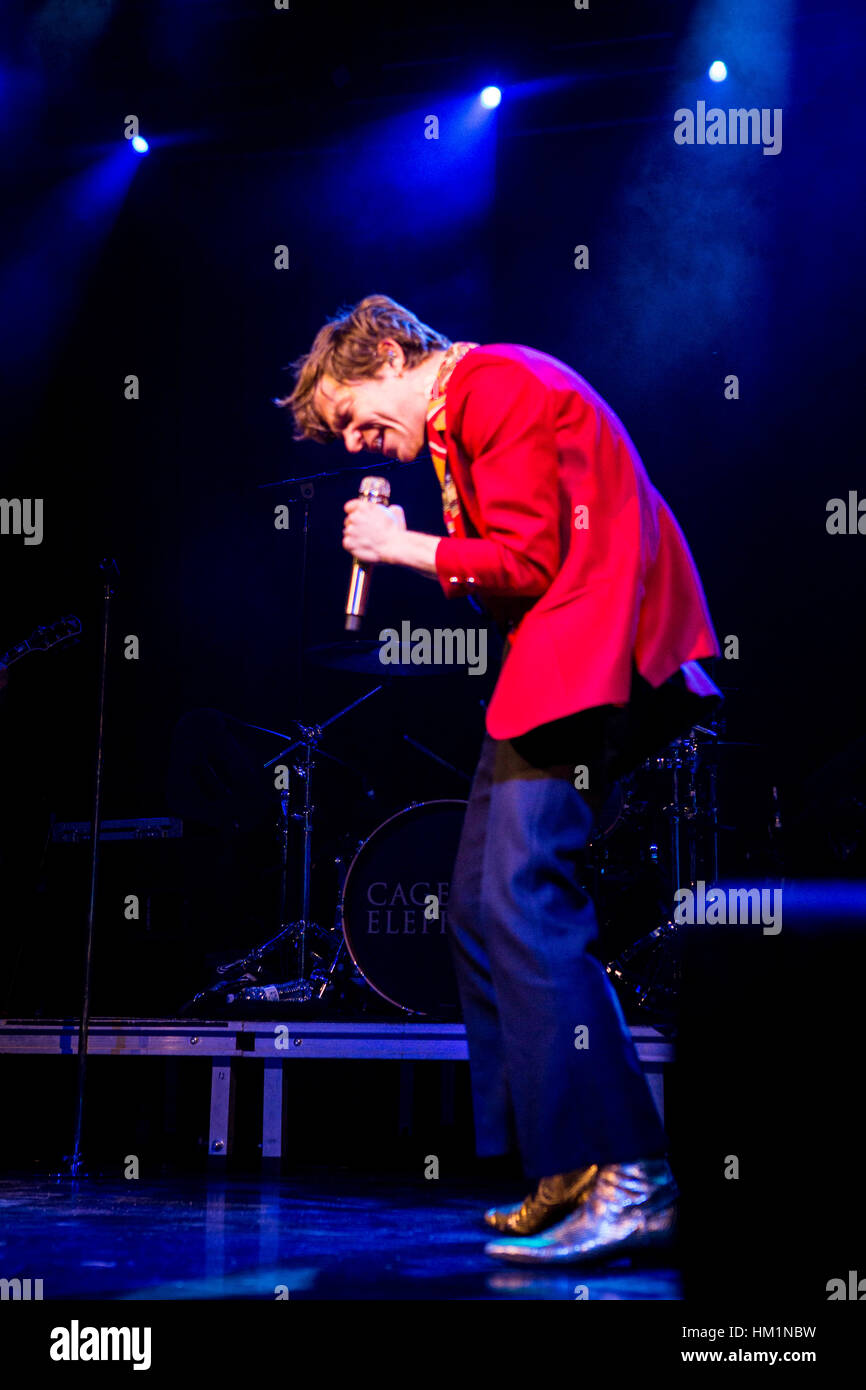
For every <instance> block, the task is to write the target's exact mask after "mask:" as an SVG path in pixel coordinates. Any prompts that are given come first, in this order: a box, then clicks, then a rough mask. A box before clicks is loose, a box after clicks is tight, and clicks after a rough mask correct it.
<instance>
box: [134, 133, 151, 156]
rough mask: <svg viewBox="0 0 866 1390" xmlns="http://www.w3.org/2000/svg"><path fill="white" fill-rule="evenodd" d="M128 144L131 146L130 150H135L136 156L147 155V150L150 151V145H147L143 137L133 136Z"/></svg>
mask: <svg viewBox="0 0 866 1390" xmlns="http://www.w3.org/2000/svg"><path fill="white" fill-rule="evenodd" d="M129 143H130V144H131V145H132V148H133V149H134V150H135V153H136V154H147V152H148V150H149V149H150V145H149V144H148V143H147V141H146V140H145V138H144V136H143V135H133V137H132V139H131V140H130V142H129Z"/></svg>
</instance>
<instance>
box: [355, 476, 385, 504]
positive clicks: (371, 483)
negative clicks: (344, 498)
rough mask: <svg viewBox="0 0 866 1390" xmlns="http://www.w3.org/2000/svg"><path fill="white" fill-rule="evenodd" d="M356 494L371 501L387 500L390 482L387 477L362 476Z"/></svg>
mask: <svg viewBox="0 0 866 1390" xmlns="http://www.w3.org/2000/svg"><path fill="white" fill-rule="evenodd" d="M358 496H359V497H366V498H368V499H369V501H371V502H387V501H389V499H390V497H391V484H390V483H389V482H388V479H387V478H362V479H361V486H360V487H359V488H358Z"/></svg>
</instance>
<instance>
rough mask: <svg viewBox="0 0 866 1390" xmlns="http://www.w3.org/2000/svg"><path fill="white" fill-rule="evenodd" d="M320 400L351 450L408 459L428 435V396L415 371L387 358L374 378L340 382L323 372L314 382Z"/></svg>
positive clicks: (404, 461) (326, 415)
mask: <svg viewBox="0 0 866 1390" xmlns="http://www.w3.org/2000/svg"><path fill="white" fill-rule="evenodd" d="M316 404H317V407H318V409H319V411H320V413H321V414H322V415H324V417H325V419H326V420H327V421H328V424H329V426H330V428H331V429H332V430H333V432H334V433H335V434H339V435H341V436H342V439H343V443H344V444H345V446H346V448H347V449H348V451H349V453H350V454H357V453H360V452H361V451H362V450H363V449H367V450H368V451H369V452H370V453H374V454H378V455H380V456H381V457H384V458H390V459H394V458H396V459H400V461H401V462H402V463H409V462H410V461H411V460H412V459H414V458H416V457H417V455H418V454H419V453H420V451H421V449H422V448H423V447H424V443H425V440H426V424H427V400H426V396H425V394H424V393H423V392H419V390H418V388H417V384H416V383H415V382H414V381H413V379H412V374H411V373H410V372H407V371H405V370H404V371H403V373H402V374H401V375H398V369H397V367H395V366H392V365H391V364H390V363H386V364H385V365H384V366H383V367H382V369H381V370H380V372H379V375H378V376H375V377H364V378H363V379H362V380H360V381H336V380H335V379H334V378H333V377H332V376H327V375H324V376H322V377H321V379H320V380H319V384H318V386H317V387H316Z"/></svg>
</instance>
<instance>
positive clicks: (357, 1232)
mask: <svg viewBox="0 0 866 1390" xmlns="http://www.w3.org/2000/svg"><path fill="white" fill-rule="evenodd" d="M523 1195H524V1193H523V1192H522V1191H520V1190H518V1189H517V1188H515V1186H514V1185H513V1184H512V1183H510V1182H509V1183H507V1184H506V1183H503V1182H501V1181H500V1182H499V1183H498V1185H495V1184H492V1183H490V1182H488V1183H487V1184H486V1186H484V1187H480V1186H479V1185H478V1183H476V1182H474V1181H472V1182H470V1181H468V1180H467V1181H461V1182H459V1183H454V1182H445V1181H443V1180H431V1181H426V1182H425V1181H423V1180H421V1181H420V1182H419V1180H417V1179H408V1178H406V1177H401V1176H399V1175H398V1176H396V1177H394V1176H391V1175H389V1176H388V1177H379V1176H376V1177H371V1176H369V1175H365V1174H359V1173H357V1172H348V1171H346V1170H336V1169H334V1170H323V1169H322V1168H316V1169H314V1170H313V1169H311V1170H308V1171H300V1170H296V1171H295V1172H293V1174H292V1176H291V1177H288V1178H281V1179H278V1180H277V1179H273V1180H262V1181H258V1180H250V1179H232V1178H226V1177H222V1176H218V1177H216V1178H210V1177H209V1178H206V1179H205V1178H163V1179H158V1180H156V1181H148V1182H145V1181H142V1180H139V1181H128V1182H118V1181H116V1180H110V1181H109V1180H105V1179H98V1178H96V1179H92V1180H86V1181H79V1182H77V1183H72V1182H70V1181H68V1180H61V1181H55V1180H51V1179H48V1178H45V1177H41V1176H40V1177H36V1178H26V1177H5V1178H0V1276H2V1277H4V1278H6V1279H13V1278H21V1279H25V1278H30V1279H31V1280H35V1279H41V1280H42V1296H43V1299H45V1300H49V1299H66V1298H88V1299H170V1300H174V1299H212V1298H213V1299H225V1298H228V1299H275V1298H277V1297H278V1296H280V1295H279V1294H278V1292H277V1291H278V1290H280V1289H283V1290H285V1292H283V1293H282V1297H284V1298H285V1297H286V1296H288V1298H289V1299H293V1300H295V1299H440V1300H441V1299H447V1300H465V1299H486V1300H496V1299H512V1300H523V1299H533V1300H558V1301H561V1300H568V1301H572V1300H574V1299H575V1298H579V1297H589V1299H619V1300H658V1299H664V1300H676V1299H679V1298H681V1296H682V1294H681V1287H680V1279H679V1275H678V1272H677V1270H676V1269H674V1268H670V1267H668V1266H667V1265H666V1264H665V1265H662V1264H656V1265H652V1266H647V1265H642V1266H639V1267H638V1266H635V1267H634V1268H633V1267H632V1266H631V1265H630V1263H629V1262H628V1261H627V1260H623V1261H621V1262H619V1263H617V1264H615V1265H611V1264H608V1265H604V1266H595V1267H593V1268H589V1267H573V1268H571V1269H567V1270H566V1269H560V1270H557V1271H556V1272H542V1271H538V1272H536V1271H535V1270H526V1269H524V1268H522V1267H520V1266H517V1265H506V1264H504V1263H501V1262H499V1261H496V1260H493V1259H491V1258H489V1257H488V1256H486V1255H485V1254H484V1248H483V1247H484V1242H485V1239H486V1238H487V1237H486V1234H485V1232H486V1228H485V1227H484V1226H483V1224H482V1222H481V1213H482V1212H483V1210H484V1208H485V1207H487V1206H489V1205H491V1204H492V1203H494V1202H498V1203H505V1202H511V1201H515V1200H517V1199H518V1198H519V1197H522V1196H523ZM581 1286H585V1289H586V1292H583V1291H582V1288H581Z"/></svg>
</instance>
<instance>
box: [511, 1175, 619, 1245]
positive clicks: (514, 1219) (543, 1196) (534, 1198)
mask: <svg viewBox="0 0 866 1390" xmlns="http://www.w3.org/2000/svg"><path fill="white" fill-rule="evenodd" d="M597 1176H598V1164H596V1163H592V1164H590V1166H589V1167H588V1168H575V1169H573V1170H572V1172H570V1173H555V1174H554V1176H553V1177H551V1178H542V1179H541V1181H540V1182H539V1184H538V1187H537V1188H536V1189H535V1191H534V1192H531V1193H530V1195H529V1196H528V1197H526V1198H525V1199H524V1200H523V1201H522V1202H515V1204H514V1206H511V1207H490V1209H489V1210H488V1211H486V1212H485V1213H484V1220H485V1222H486V1223H487V1225H488V1226H492V1227H493V1229H494V1230H495V1231H505V1232H507V1233H508V1234H509V1235H512V1236H533V1235H535V1234H536V1233H537V1232H538V1231H546V1230H547V1228H548V1227H549V1226H555V1225H556V1223H557V1221H561V1220H562V1219H563V1217H565V1216H568V1214H569V1213H570V1212H573V1211H574V1210H575V1208H576V1207H578V1206H579V1205H580V1203H581V1202H583V1201H584V1200H585V1198H586V1195H587V1193H588V1192H589V1189H590V1188H591V1186H592V1184H593V1183H594V1182H595V1179H596V1177H597Z"/></svg>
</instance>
